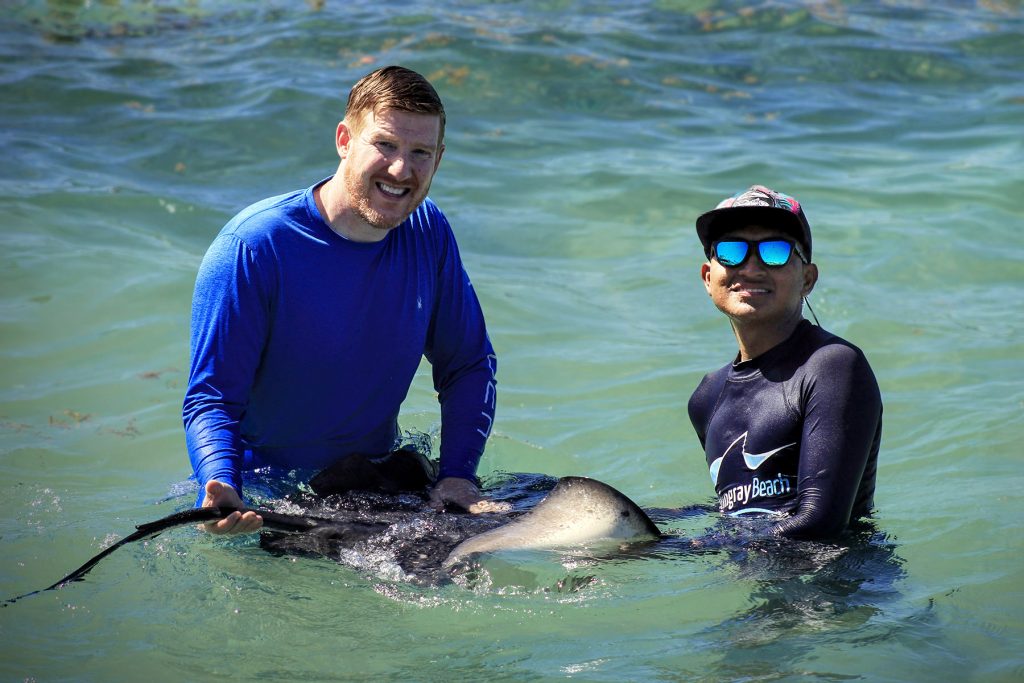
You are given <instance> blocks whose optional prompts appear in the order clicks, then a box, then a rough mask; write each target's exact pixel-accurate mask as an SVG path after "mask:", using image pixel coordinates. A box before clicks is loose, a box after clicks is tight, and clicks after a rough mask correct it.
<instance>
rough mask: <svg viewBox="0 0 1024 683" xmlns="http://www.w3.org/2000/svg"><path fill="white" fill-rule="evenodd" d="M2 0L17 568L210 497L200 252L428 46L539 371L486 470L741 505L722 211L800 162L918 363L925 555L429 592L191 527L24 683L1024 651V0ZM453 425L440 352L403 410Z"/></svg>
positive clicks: (908, 355) (848, 309) (949, 664)
mask: <svg viewBox="0 0 1024 683" xmlns="http://www.w3.org/2000/svg"><path fill="white" fill-rule="evenodd" d="M2 6H3V7H2V10H3V11H2V18H0V88H2V90H0V93H2V94H0V146H2V150H3V160H4V163H3V164H2V165H0V501H2V503H0V505H2V506H3V515H2V518H0V548H2V552H0V593H2V594H3V595H0V597H4V596H6V595H14V594H20V593H23V592H26V591H28V590H32V589H35V588H39V587H41V586H43V585H48V584H49V583H51V582H52V581H54V580H56V579H57V578H59V576H61V575H63V574H64V573H65V572H66V571H68V570H69V569H71V568H73V567H75V566H77V565H78V564H80V563H81V562H82V561H84V559H85V558H87V557H89V556H91V555H93V554H94V553H96V552H97V551H98V550H99V549H100V548H101V547H103V546H105V545H107V544H109V543H111V542H112V541H113V540H115V539H116V538H118V537H120V536H121V535H123V534H125V533H127V532H128V531H130V530H131V528H132V526H133V525H134V524H136V523H139V522H142V521H146V520H149V519H154V518H156V517H159V516H162V515H164V514H167V513H169V512H171V511H173V510H175V509H178V508H180V507H182V506H186V505H188V504H189V503H190V502H191V499H192V496H193V495H194V494H193V489H192V488H190V484H189V483H188V482H187V481H186V478H187V476H188V474H189V468H188V463H187V456H186V454H185V451H184V440H183V435H182V429H181V421H180V406H181V399H182V395H183V391H184V385H185V381H186V377H187V364H188V313H189V304H190V297H191V289H192V285H193V282H194V277H195V271H196V268H197V266H198V263H199V260H200V258H201V257H202V254H203V252H204V251H205V249H206V247H207V246H208V244H209V242H210V241H211V240H212V238H213V236H214V235H215V234H216V232H217V231H218V230H219V229H220V227H221V226H222V225H223V223H224V222H225V221H226V220H227V219H228V218H230V216H231V215H232V214H233V213H235V212H236V211H237V210H239V209H240V208H242V207H244V206H245V205H247V204H248V203H251V202H252V201H255V200H257V199H260V198H263V197H265V196H269V195H272V194H278V193H282V192H286V191H290V190H293V189H296V188H299V187H305V186H308V185H310V184H312V183H313V182H315V181H317V180H318V179H320V178H322V177H324V176H325V175H327V174H329V173H330V172H332V170H333V168H334V166H335V163H336V157H335V155H334V150H333V147H332V145H333V142H332V138H333V130H334V126H335V124H336V122H337V120H338V119H339V118H340V116H341V115H342V111H343V102H344V97H345V96H346V94H347V90H348V88H349V87H350V86H351V84H352V82H354V81H355V80H356V79H357V78H358V77H359V76H361V75H363V74H364V73H366V72H367V71H369V70H371V69H373V68H376V67H377V66H382V65H384V64H389V63H401V64H404V65H406V66H409V67H411V68H414V69H417V70H419V71H421V72H422V73H424V74H426V75H427V76H428V77H430V78H431V80H432V81H433V82H434V83H435V85H436V86H437V87H438V90H439V91H440V93H441V95H442V97H443V98H444V100H445V103H446V107H447V110H448V117H449V124H448V131H447V139H446V142H447V151H446V154H445V158H444V163H443V164H442V167H441V170H440V171H439V174H438V176H437V178H436V179H435V182H434V186H433V188H432V191H431V195H432V197H433V198H434V199H435V201H437V202H438V204H439V205H440V206H441V207H442V208H443V209H444V210H445V211H446V213H447V214H448V216H449V218H450V219H451V221H452V223H453V226H454V228H455V231H456V234H457V237H458V239H459V243H460V246H461V249H462V252H463V257H464V260H465V262H466V266H467V269H468V270H469V272H470V275H471V276H472V278H473V281H474V285H475V287H476V289H477V291H478V293H479V295H480V298H481V300H482V303H483V306H484V309H485V313H486V315H487V319H488V323H489V328H490V331H491V337H492V339H493V341H494V344H495V347H496V348H497V351H498V354H499V359H500V368H499V375H498V380H499V390H500V393H499V407H498V419H497V422H496V426H495V429H494V433H493V436H492V437H491V439H490V442H489V444H488V448H487V453H486V455H485V457H484V460H483V463H482V465H481V473H482V474H484V475H487V474H488V473H494V472H520V471H525V472H544V473H547V474H551V475H554V476H560V475H569V474H579V475H587V476H592V477H597V478H599V479H602V480H604V481H606V482H608V483H610V484H612V485H614V486H616V487H617V488H619V489H621V490H623V491H625V492H627V493H628V494H629V495H630V496H631V497H632V498H634V499H635V500H636V501H637V502H638V503H640V504H641V505H644V506H661V507H670V506H678V505H687V504H693V503H709V502H711V500H712V489H711V485H710V482H709V480H708V475H707V469H706V465H705V464H704V462H703V455H702V453H701V452H700V449H699V445H698V443H697V441H696V438H695V437H694V435H693V432H692V428H691V427H690V425H689V422H688V419H687V417H686V413H685V402H686V399H687V398H688V396H689V394H690V392H691V391H692V390H693V388H694V387H695V386H696V384H697V382H698V381H699V379H700V377H701V376H702V375H703V373H704V372H707V371H708V370H710V369H712V368H716V367H718V366H721V365H722V364H724V363H725V362H727V361H728V360H729V359H730V358H731V356H732V354H733V353H734V349H735V346H734V340H733V339H732V336H731V333H730V332H729V329H728V327H727V325H726V323H725V321H724V320H723V319H722V318H721V316H720V314H718V313H717V312H716V311H715V310H714V308H713V307H712V306H711V304H710V302H709V301H708V300H707V296H706V294H705V293H704V291H703V287H702V286H701V285H700V282H699V276H698V268H699V264H700V258H701V255H700V249H699V245H698V243H697V240H696V238H695V236H694V233H693V227H692V225H693V219H694V217H695V216H696V215H697V214H698V213H700V212H702V211H704V210H706V209H708V208H710V207H712V206H714V204H715V203H716V202H717V201H718V200H719V199H721V198H722V197H724V196H727V195H730V194H732V193H733V192H735V191H738V190H740V189H743V188H745V187H747V186H748V185H750V184H753V183H764V184H767V185H769V186H772V187H775V188H777V189H781V190H783V191H785V192H788V193H790V194H793V195H795V196H796V197H798V198H799V199H800V200H801V202H802V203H803V204H804V206H805V208H806V210H807V213H808V216H809V219H810V221H811V224H812V226H813V228H814V235H815V260H816V261H817V262H818V264H819V266H820V269H821V279H820V281H819V284H818V287H817V289H816V291H815V294H814V295H813V297H812V303H813V305H814V307H815V310H816V311H817V314H818V316H819V318H820V319H821V322H822V324H823V325H824V326H825V327H826V328H828V329H830V330H832V331H834V332H836V333H838V334H840V335H842V336H844V337H846V338H848V339H849V340H850V341H852V342H854V343H855V344H858V345H859V346H861V347H862V348H863V349H864V350H865V352H866V353H867V355H868V358H869V359H870V361H871V363H872V365H873V367H874V369H875V373H876V375H877V376H878V379H879V383H880V385H881V389H882V394H883V400H884V404H885V430H884V435H883V443H882V451H881V455H880V459H879V465H880V470H879V480H878V493H877V495H876V505H877V509H878V513H877V516H876V520H877V526H878V528H879V530H880V533H881V535H882V536H884V538H885V546H886V547H887V548H888V550H887V551H886V552H887V553H889V554H888V555H887V556H886V558H885V559H884V561H882V562H881V563H880V565H879V566H878V567H875V566H874V565H872V564H871V563H870V562H868V563H867V564H866V571H865V572H863V573H864V576H865V578H864V579H863V580H862V581H859V582H854V585H850V586H848V587H847V589H846V590H844V591H839V592H831V591H832V590H833V589H834V588H835V585H834V584H829V585H828V586H825V587H823V586H822V585H821V584H820V583H816V579H815V571H814V570H813V567H812V568H810V569H806V570H801V569H800V568H796V569H794V568H793V567H783V568H780V567H778V566H774V565H773V564H772V562H771V560H770V559H766V560H763V562H764V564H758V563H757V562H756V561H755V560H756V559H757V558H753V559H752V558H749V557H747V558H736V557H734V556H731V555H730V554H729V553H726V552H721V553H708V554H703V555H696V556H695V555H676V556H666V557H663V558H653V559H652V558H648V559H646V560H639V559H638V560H632V561H628V560H627V561H622V562H601V563H591V562H587V561H581V560H579V559H578V558H577V559H572V558H556V559H552V558H550V557H547V556H538V557H529V558H525V559H523V562H524V563H525V564H526V565H528V566H530V567H532V571H533V572H534V575H535V579H534V580H533V581H527V582H526V584H525V585H517V584H516V583H515V582H510V583H509V584H508V585H497V584H496V585H495V586H493V587H491V588H489V589H488V588H481V589H478V590H467V589H463V588H460V587H457V586H449V587H445V588H441V589H429V590H428V589H419V588H414V587H412V586H409V585H407V584H404V583H402V582H395V581H391V580H388V579H387V578H386V577H379V576H374V575H372V573H371V574H367V573H360V572H356V571H353V570H351V569H347V568H342V567H339V566H337V565H336V564H334V563H332V562H329V561H326V560H323V561H317V560H310V559H301V560H289V559H284V558H273V557H269V556H267V555H266V554H265V553H263V552H262V551H260V550H259V549H258V548H257V547H255V545H254V543H253V542H252V541H251V540H248V541H247V540H236V541H228V542H224V541H222V540H211V539H209V538H207V537H204V536H202V535H200V534H198V533H197V532H194V531H193V530H191V529H181V530H178V531H176V532H173V533H169V534H167V535H165V536H162V537H160V538H158V539H157V540H155V541H151V542H149V543H147V544H146V545H144V546H142V545H140V546H138V547H133V548H130V549H127V550H122V551H119V553H118V554H117V555H114V556H112V557H111V559H109V560H107V562H106V563H104V565H102V566H101V567H100V568H98V569H97V570H96V571H95V572H94V573H93V574H92V575H90V577H89V580H88V581H87V582H85V583H82V584H78V585H75V586H72V587H70V588H68V589H66V590H63V591H59V592H54V593H47V594H45V595H41V596H36V597H35V598H33V599H29V600H25V601H22V602H20V603H18V604H17V605H12V606H11V607H8V608H4V609H0V679H3V680H12V681H13V680H19V681H20V680H38V681H58V680H75V681H112V680H126V681H127V680H132V681H137V680H148V681H164V680H167V681H182V680H213V679H214V678H217V677H223V678H227V679H231V680H299V679H304V680H422V681H428V680H553V679H564V678H571V679H575V680H602V681H622V680H673V681H674V680H686V681H692V680H702V681H723V680H743V681H762V680H765V681H767V680H770V681H778V680H845V679H848V678H853V679H863V680H872V681H876V680H893V681H917V680H928V681H933V680H972V681H1013V680H1021V679H1022V678H1024V656H1022V655H1021V654H1020V653H1021V652H1022V651H1024V626H1022V622H1021V614H1022V610H1024V560H1022V559H1021V558H1022V551H1024V542H1022V534H1021V528H1022V522H1024V515H1022V513H1021V509H1022V503H1024V495H1022V490H1024V477H1022V476H1021V474H1020V462H1021V455H1022V453H1021V444H1022V439H1024V380H1022V371H1024V321H1022V319H1024V315H1022V314H1024V308H1022V304H1021V301H1022V300H1024V236H1022V228H1024V211H1022V209H1021V206H1022V197H1021V188H1022V187H1024V150H1022V147H1024V143H1022V141H1024V9H1022V4H1021V2H1019V1H1012V0H1003V1H999V0H990V1H988V2H944V3H924V2H914V1H912V0H901V1H888V2H845V3H839V2H755V3H744V2H710V1H708V2H697V1H686V0H648V1H645V2H635V3H615V2H596V1H588V2H567V1H560V0H548V1H541V0H533V1H528V2H481V1H470V0H462V1H456V0H444V1H442V2H402V3H399V2H379V3H358V2H357V3H342V2H334V1H332V0H326V2H305V3H303V2H284V1H278V2H265V3H252V2H241V1H232V2H227V1H225V2H200V1H193V2H186V1H179V2H155V1H154V2H127V1H123V2H115V1H113V0H106V1H103V2H89V3H85V2H69V1H56V0H55V1H52V2H45V3H44V2H4V3H2ZM438 420H439V416H438V411H437V407H436V400H435V396H434V392H433V390H432V388H431V386H430V381H429V372H428V369H427V367H426V366H424V367H423V368H421V373H420V376H419V377H418V379H417V382H416V384H415V385H414V386H413V389H412V391H411V392H410V396H409V399H408V400H407V402H406V404H405V405H404V406H403V411H402V425H403V427H405V428H406V429H415V430H419V431H425V432H434V431H436V430H437V427H438ZM707 523H708V522H707V520H702V521H695V522H692V524H693V525H695V526H694V528H693V529H690V528H687V527H686V523H683V524H682V528H681V529H679V530H680V531H682V532H687V533H688V532H691V531H692V532H699V531H700V530H701V529H702V528H703V525H706V524H707ZM741 560H742V561H741ZM893 567H898V569H899V570H898V571H896V572H894V571H893V570H892V568H893ZM875 570H877V571H879V572H882V573H884V574H885V576H887V577H889V578H890V579H891V580H888V581H885V580H879V581H874V580H872V578H871V577H872V576H873V572H874V571H875ZM883 570H884V572H883ZM566 576H569V577H577V578H578V577H594V580H593V581H592V582H590V583H588V584H587V585H586V586H585V587H584V588H582V589H580V590H576V591H572V590H560V589H559V588H558V585H559V582H560V581H561V580H562V579H564V578H565V577H566ZM892 577H896V578H892ZM499 584H500V582H499Z"/></svg>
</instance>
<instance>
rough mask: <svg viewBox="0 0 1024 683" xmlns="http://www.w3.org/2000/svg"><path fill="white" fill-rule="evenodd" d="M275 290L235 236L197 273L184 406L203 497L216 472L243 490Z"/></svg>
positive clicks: (222, 240) (221, 240)
mask: <svg viewBox="0 0 1024 683" xmlns="http://www.w3.org/2000/svg"><path fill="white" fill-rule="evenodd" d="M268 291H269V287H268V286H267V283H266V282H265V280H264V278H263V277H262V275H261V271H260V268H259V267H258V263H257V260H256V258H255V257H254V255H253V253H252V252H251V251H250V250H249V249H248V248H247V247H246V245H245V244H244V243H243V242H242V241H240V240H239V239H237V238H236V237H234V236H233V235H230V234H228V235H221V236H219V237H218V238H217V239H216V240H215V241H214V243H213V244H212V245H211V246H210V249H209V250H208V251H207V253H206V256H205V257H204V258H203V262H202V264H201V265H200V267H199V274H198V276H197V278H196V287H195V293H194V295H193V298H192V324H191V370H190V372H189V383H188V389H187V390H186V393H185V401H184V405H183V409H182V419H183V421H184V424H185V442H186V446H187V448H188V454H189V459H190V460H191V462H192V469H193V471H194V472H195V475H196V479H197V480H198V481H199V485H200V500H201V499H202V490H203V487H205V485H206V482H208V481H210V480H211V479H216V480H218V481H222V482H224V483H227V484H230V485H231V486H233V487H234V488H235V490H237V491H238V492H239V495H241V492H242V474H241V470H242V460H243V450H244V447H243V444H242V441H241V437H240V430H239V425H240V422H241V419H242V416H243V414H244V412H245V408H246V405H247V402H248V398H249V392H250V389H251V387H252V383H253V378H254V377H255V374H256V368H257V367H258V365H259V360H260V355H261V353H262V350H263V346H264V342H265V339H266V335H267V330H268V329H269V326H268V320H269V304H268V300H269V299H268V296H267V292H268Z"/></svg>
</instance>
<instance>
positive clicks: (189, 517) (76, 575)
mask: <svg viewBox="0 0 1024 683" xmlns="http://www.w3.org/2000/svg"><path fill="white" fill-rule="evenodd" d="M236 509H237V508H233V507H205V508H191V509H189V510H184V511H182V512H175V513H174V514H171V515H167V516H166V517H163V518H161V519H158V520H156V521H154V522H146V523H145V524H139V525H138V526H136V527H135V532H134V533H131V534H129V535H127V536H125V537H124V538H122V539H121V540H120V541H118V542H117V543H115V544H114V545H112V546H110V547H109V548H106V549H104V550H103V551H102V552H100V553H97V554H96V555H94V556H93V557H91V558H90V559H89V561H88V562H86V563H85V564H83V565H82V566H81V567H79V568H78V569H76V570H75V571H73V572H71V573H70V574H68V575H67V576H65V577H64V578H62V579H61V580H60V581H57V582H56V583H54V584H53V585H52V586H47V587H46V588H40V589H39V590H34V591H32V592H31V593H25V594H24V595H19V596H17V597H14V598H8V599H7V600H4V602H3V603H2V604H3V606H4V607H7V606H8V605H13V604H14V603H15V602H17V601H18V600H21V599H22V598H27V597H29V596H30V595H36V594H38V593H42V592H44V591H52V590H56V589H58V588H62V587H64V586H65V585H67V584H69V583H72V582H74V581H81V580H82V578H83V577H84V576H85V575H86V574H88V573H89V570H91V569H92V568H93V567H95V566H96V565H97V564H98V563H99V561H100V560H102V559H103V558H104V557H106V556H107V555H109V554H110V553H112V552H114V551H115V550H117V549H118V548H120V547H121V546H123V545H125V544H126V543H132V542H134V541H141V540H143V539H146V538H154V537H156V536H158V535H159V534H161V533H162V532H164V531H166V530H167V529H171V528H173V527H176V526H182V525H183V524H196V523H201V522H213V521H216V520H218V519H223V518H225V517H227V516H228V515H230V514H231V513H232V512H234V511H235V510H236Z"/></svg>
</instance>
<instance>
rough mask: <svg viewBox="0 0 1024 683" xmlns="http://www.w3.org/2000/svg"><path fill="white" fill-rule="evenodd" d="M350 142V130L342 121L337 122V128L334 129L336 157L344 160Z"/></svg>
mask: <svg viewBox="0 0 1024 683" xmlns="http://www.w3.org/2000/svg"><path fill="white" fill-rule="evenodd" d="M351 142H352V131H351V130H350V129H349V127H348V126H347V125H345V122H344V121H339V122H338V129H337V130H336V131H334V146H335V147H336V148H337V150H338V158H339V159H342V160H344V159H345V157H347V156H348V146H349V144H350V143H351Z"/></svg>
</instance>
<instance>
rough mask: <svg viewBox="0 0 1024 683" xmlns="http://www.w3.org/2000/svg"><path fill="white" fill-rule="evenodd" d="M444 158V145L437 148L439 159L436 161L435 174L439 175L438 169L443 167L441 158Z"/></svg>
mask: <svg viewBox="0 0 1024 683" xmlns="http://www.w3.org/2000/svg"><path fill="white" fill-rule="evenodd" d="M442 156H444V143H441V146H440V147H438V148H437V157H436V158H435V159H434V173H437V169H438V167H439V166H440V165H441V157H442Z"/></svg>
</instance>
